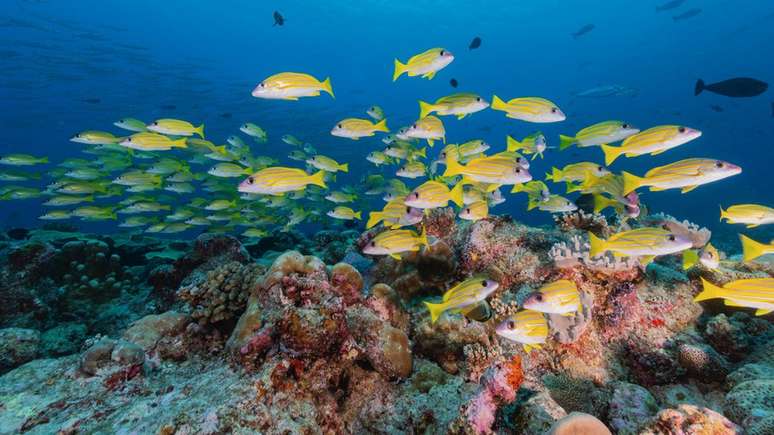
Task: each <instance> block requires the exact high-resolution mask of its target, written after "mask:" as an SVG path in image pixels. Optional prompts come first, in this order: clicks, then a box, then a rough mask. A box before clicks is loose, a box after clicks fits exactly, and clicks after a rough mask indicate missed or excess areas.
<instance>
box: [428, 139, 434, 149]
mask: <svg viewBox="0 0 774 435" xmlns="http://www.w3.org/2000/svg"><path fill="white" fill-rule="evenodd" d="M433 142H434V141H433V139H427V144H428V145H430V148H432V147H433Z"/></svg>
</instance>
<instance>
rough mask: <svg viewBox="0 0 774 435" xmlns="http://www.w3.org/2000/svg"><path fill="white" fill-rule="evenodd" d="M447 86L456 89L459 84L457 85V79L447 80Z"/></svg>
mask: <svg viewBox="0 0 774 435" xmlns="http://www.w3.org/2000/svg"><path fill="white" fill-rule="evenodd" d="M449 84H450V85H451V87H453V88H456V87H457V85H459V83H457V79H451V80H449Z"/></svg>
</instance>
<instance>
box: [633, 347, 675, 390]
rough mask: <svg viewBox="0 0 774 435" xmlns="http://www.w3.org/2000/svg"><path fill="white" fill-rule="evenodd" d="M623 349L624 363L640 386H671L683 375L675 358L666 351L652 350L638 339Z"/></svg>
mask: <svg viewBox="0 0 774 435" xmlns="http://www.w3.org/2000/svg"><path fill="white" fill-rule="evenodd" d="M624 349H625V350H624V357H625V359H624V361H625V362H626V364H627V366H628V367H629V369H630V371H631V373H632V375H633V376H634V378H635V380H637V382H639V383H640V384H642V385H646V386H650V385H663V384H671V383H673V382H674V381H675V379H677V378H678V377H679V376H681V375H682V374H684V373H685V369H683V368H682V367H681V366H680V364H678V362H677V358H676V357H675V356H674V355H673V354H672V353H670V352H669V351H668V350H666V349H661V348H655V349H654V348H653V347H652V346H651V345H650V344H649V343H647V342H644V341H642V340H639V339H632V340H629V341H628V342H627V343H626V346H625V348H624Z"/></svg>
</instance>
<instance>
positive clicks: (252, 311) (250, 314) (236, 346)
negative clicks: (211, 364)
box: [226, 296, 262, 353]
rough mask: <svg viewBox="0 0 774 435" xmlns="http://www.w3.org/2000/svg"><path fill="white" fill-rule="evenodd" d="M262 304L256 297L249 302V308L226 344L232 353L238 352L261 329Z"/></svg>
mask: <svg viewBox="0 0 774 435" xmlns="http://www.w3.org/2000/svg"><path fill="white" fill-rule="evenodd" d="M261 312H262V311H261V303H260V301H258V298H256V297H255V296H250V298H249V299H248V300H247V308H246V309H245V312H244V313H242V316H241V317H240V318H239V321H237V324H236V327H234V330H233V331H231V336H230V337H229V339H228V341H227V342H226V349H228V350H229V352H231V353H236V352H238V351H239V350H240V349H241V348H242V346H244V345H245V344H246V343H247V341H248V340H249V339H250V337H251V336H252V335H253V334H254V333H255V332H256V331H258V330H259V329H260V328H261V322H262V320H261Z"/></svg>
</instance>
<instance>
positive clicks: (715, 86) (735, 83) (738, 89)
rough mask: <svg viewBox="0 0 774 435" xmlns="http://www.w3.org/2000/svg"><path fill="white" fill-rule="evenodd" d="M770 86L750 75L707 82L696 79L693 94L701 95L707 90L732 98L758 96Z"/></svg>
mask: <svg viewBox="0 0 774 435" xmlns="http://www.w3.org/2000/svg"><path fill="white" fill-rule="evenodd" d="M768 88H769V84H768V83H766V82H762V81H760V80H758V79H753V78H750V77H736V78H732V79H728V80H723V81H721V82H717V83H711V84H709V85H708V84H706V83H704V80H702V79H699V80H696V86H694V89H693V95H699V94H701V93H702V92H703V91H705V90H707V91H710V92H713V93H715V94H718V95H723V96H726V97H732V98H748V97H755V96H758V95H760V94H762V93H764V92H766V90H767V89H768Z"/></svg>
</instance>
